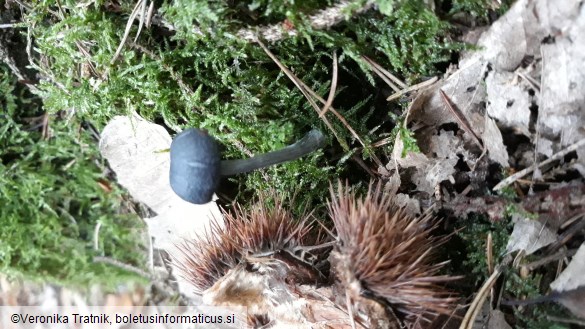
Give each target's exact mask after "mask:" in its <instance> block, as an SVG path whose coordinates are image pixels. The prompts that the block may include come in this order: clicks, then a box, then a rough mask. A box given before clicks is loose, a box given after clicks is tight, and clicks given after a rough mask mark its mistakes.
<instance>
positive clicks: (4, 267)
mask: <svg viewBox="0 0 585 329" xmlns="http://www.w3.org/2000/svg"><path fill="white" fill-rule="evenodd" d="M0 69H1V70H2V71H1V73H2V74H1V76H2V78H0V95H2V96H0V100H1V103H2V104H3V112H2V115H3V116H4V117H3V120H2V122H3V124H2V127H1V128H0V172H1V173H2V174H1V175H0V204H2V207H0V222H1V224H2V230H0V271H1V272H3V273H6V274H9V275H12V276H24V277H27V278H30V279H33V280H50V281H52V282H57V283H63V284H66V285H78V286H87V285H89V284H90V283H96V284H103V285H104V286H106V287H109V288H114V287H115V286H116V284H119V283H121V282H127V281H128V280H137V279H138V278H136V277H135V276H134V275H131V274H128V273H125V272H124V271H121V270H118V269H116V268H112V267H111V266H107V265H104V264H96V263H93V262H92V258H93V256H94V255H100V256H101V255H105V256H108V257H112V258H115V259H117V260H119V261H122V262H125V263H128V264H132V265H134V266H137V267H142V264H144V261H145V258H144V256H143V255H142V253H143V250H144V246H141V243H140V240H141V238H140V237H141V236H142V234H143V232H144V230H145V228H144V227H143V225H142V221H141V220H140V219H139V218H137V217H136V216H135V215H130V214H122V213H120V210H119V209H120V208H121V203H122V200H123V197H124V194H123V193H122V191H120V190H119V189H118V188H116V187H114V189H113V191H111V192H109V193H107V192H105V191H104V190H103V189H102V188H100V185H99V184H98V182H99V181H100V180H103V179H104V178H105V177H104V174H103V173H102V170H101V169H100V168H99V167H98V166H96V164H95V163H96V161H97V162H101V161H102V160H100V159H99V157H98V152H97V150H96V146H95V143H94V142H92V141H90V140H88V137H87V136H86V134H83V133H82V134H79V131H80V127H79V125H78V124H76V123H73V124H71V123H70V122H66V121H62V120H55V121H51V122H50V123H49V127H50V132H51V137H50V138H48V139H43V138H42V136H41V133H40V128H39V127H33V126H34V124H32V123H27V121H25V118H26V117H32V116H33V115H39V114H41V113H42V110H41V108H40V107H39V106H38V103H37V102H35V98H34V97H32V96H31V95H29V94H28V93H25V92H24V91H23V89H22V88H15V86H16V85H15V80H14V79H12V78H11V77H10V75H8V74H7V73H8V71H7V70H6V68H4V67H0ZM98 222H101V224H102V229H101V231H100V235H99V250H97V251H94V250H93V235H94V230H95V227H96V224H97V223H98ZM137 246H138V248H137Z"/></svg>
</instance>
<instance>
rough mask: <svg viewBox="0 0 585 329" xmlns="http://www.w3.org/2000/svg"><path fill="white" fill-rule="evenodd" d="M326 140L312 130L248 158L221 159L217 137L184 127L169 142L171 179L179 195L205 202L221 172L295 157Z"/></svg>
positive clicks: (222, 173) (252, 167) (246, 169)
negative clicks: (271, 149)
mask: <svg viewBox="0 0 585 329" xmlns="http://www.w3.org/2000/svg"><path fill="white" fill-rule="evenodd" d="M324 144H325V137H324V136H323V133H322V132H321V131H319V130H315V129H314V130H311V131H310V132H308V133H307V134H306V135H305V136H304V137H303V138H301V139H300V140H299V141H297V142H296V143H294V144H292V145H289V146H287V147H284V148H282V149H280V150H277V151H272V152H268V153H265V154H259V155H256V156H253V157H251V158H248V159H239V160H221V159H220V151H219V147H218V145H217V142H216V140H215V139H214V138H213V137H211V136H209V135H208V134H207V132H205V131H204V130H200V129H195V128H191V129H187V130H185V131H183V132H181V133H180V134H178V135H177V136H176V137H175V138H174V139H173V142H172V143H171V170H170V183H171V188H172V189H173V191H174V192H175V193H176V194H177V195H178V196H179V197H181V199H183V200H185V201H188V202H191V203H194V204H204V203H207V202H209V201H211V197H212V196H213V193H214V192H215V189H216V188H217V185H218V183H219V179H220V176H230V175H235V174H240V173H246V172H249V171H252V170H256V169H259V168H264V167H268V166H272V165H275V164H279V163H283V162H287V161H291V160H296V159H298V158H300V157H303V156H305V155H307V154H309V153H311V152H313V151H315V150H317V149H319V148H321V147H323V145H324Z"/></svg>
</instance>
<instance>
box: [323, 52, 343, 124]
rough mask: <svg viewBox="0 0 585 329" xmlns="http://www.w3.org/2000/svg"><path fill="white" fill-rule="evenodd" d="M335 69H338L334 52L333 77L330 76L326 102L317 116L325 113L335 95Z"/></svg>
mask: <svg viewBox="0 0 585 329" xmlns="http://www.w3.org/2000/svg"><path fill="white" fill-rule="evenodd" d="M337 71H338V68H337V54H336V53H335V52H334V53H333V77H332V78H331V89H329V96H328V97H327V102H326V103H325V105H324V106H323V109H322V110H321V113H319V118H322V117H323V116H324V115H325V113H327V111H328V110H329V108H330V107H331V104H333V98H334V97H335V91H336V90H337Z"/></svg>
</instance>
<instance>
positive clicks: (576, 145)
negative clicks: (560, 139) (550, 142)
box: [493, 138, 585, 191]
mask: <svg viewBox="0 0 585 329" xmlns="http://www.w3.org/2000/svg"><path fill="white" fill-rule="evenodd" d="M582 146H585V138H583V139H581V140H580V141H578V142H576V143H574V144H571V145H569V146H568V147H567V148H565V149H564V150H562V151H559V152H557V153H555V154H554V155H553V156H551V157H550V158H549V159H547V160H544V161H542V162H540V163H537V164H533V165H532V166H530V167H528V168H525V169H523V170H520V171H519V172H517V173H515V174H514V175H512V176H510V177H508V178H506V179H504V180H502V181H501V182H499V183H498V185H496V186H494V189H493V190H494V191H499V190H501V189H502V188H504V187H506V186H508V185H510V184H512V183H514V182H515V181H516V180H517V179H519V178H522V177H524V176H526V175H527V174H529V173H531V172H532V171H534V169H536V168H541V167H543V166H546V165H548V164H550V163H552V162H554V161H556V160H559V159H561V158H562V157H564V156H565V155H567V154H569V153H571V152H573V151H576V150H577V149H579V148H580V147H582Z"/></svg>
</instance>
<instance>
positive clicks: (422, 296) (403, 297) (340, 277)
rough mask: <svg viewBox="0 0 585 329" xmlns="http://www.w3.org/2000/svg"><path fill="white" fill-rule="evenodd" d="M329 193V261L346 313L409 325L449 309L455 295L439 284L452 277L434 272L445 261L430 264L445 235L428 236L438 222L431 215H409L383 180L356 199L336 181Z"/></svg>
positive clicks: (384, 324)
mask: <svg viewBox="0 0 585 329" xmlns="http://www.w3.org/2000/svg"><path fill="white" fill-rule="evenodd" d="M331 196H332V201H331V202H330V203H329V212H330V215H331V218H332V220H333V223H334V225H335V230H336V232H337V239H338V244H337V245H336V246H335V247H334V249H333V251H332V252H331V255H330V257H329V261H330V263H331V272H332V273H334V275H335V283H334V286H335V287H336V290H337V291H340V292H342V293H343V294H344V295H345V296H346V304H349V306H348V309H349V310H350V311H351V312H350V313H352V312H356V313H358V314H359V313H360V312H361V313H362V314H365V315H366V316H367V318H369V319H370V327H373V328H393V327H396V323H394V324H393V323H392V322H396V321H398V325H399V326H401V327H402V326H407V327H409V328H410V327H415V324H416V326H420V323H421V322H422V323H424V322H425V321H430V320H432V319H434V318H435V317H436V316H437V315H439V314H451V313H452V312H453V310H454V306H455V303H456V301H457V299H456V298H454V297H453V294H452V293H450V292H449V291H448V290H446V289H445V288H444V287H443V285H442V284H444V283H446V282H448V281H452V280H454V279H456V278H454V277H450V276H446V275H438V272H439V270H440V269H441V267H442V266H443V265H445V263H434V262H433V257H434V252H435V250H436V248H437V247H439V246H440V245H441V244H443V243H444V242H445V241H446V238H445V237H442V238H441V237H433V236H432V235H431V231H432V230H433V229H434V228H435V227H436V225H437V222H436V221H435V220H434V218H433V217H432V216H431V215H430V214H427V215H424V216H420V217H416V216H411V215H408V214H407V213H406V212H405V210H404V209H403V208H400V207H397V206H396V205H395V204H394V202H393V199H392V197H393V195H390V194H385V193H383V191H382V185H381V184H377V185H375V186H374V185H370V188H369V191H368V193H367V195H366V196H365V197H364V198H359V197H357V196H356V194H355V193H352V192H350V190H349V188H348V187H347V186H345V187H344V186H343V185H342V184H341V183H339V186H338V189H337V195H336V193H335V192H334V190H333V188H332V189H331ZM383 315H385V316H386V319H388V321H387V322H384V321H380V319H381V318H383Z"/></svg>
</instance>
